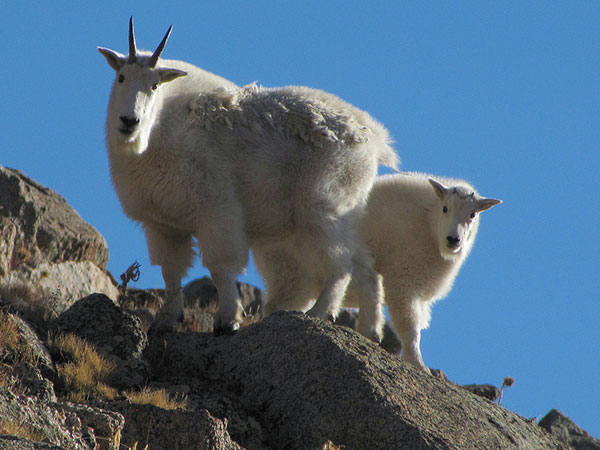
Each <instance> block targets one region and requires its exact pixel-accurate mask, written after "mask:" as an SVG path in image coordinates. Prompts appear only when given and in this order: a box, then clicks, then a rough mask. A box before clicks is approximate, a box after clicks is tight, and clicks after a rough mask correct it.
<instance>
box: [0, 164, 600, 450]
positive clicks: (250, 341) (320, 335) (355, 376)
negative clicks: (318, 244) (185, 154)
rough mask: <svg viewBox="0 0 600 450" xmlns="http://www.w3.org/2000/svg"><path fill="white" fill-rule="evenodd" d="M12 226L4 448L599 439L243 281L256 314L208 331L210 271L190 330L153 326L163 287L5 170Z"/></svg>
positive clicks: (533, 444) (508, 443)
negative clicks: (154, 286)
mask: <svg viewBox="0 0 600 450" xmlns="http://www.w3.org/2000/svg"><path fill="white" fill-rule="evenodd" d="M0 236H1V240H0V336H2V339H0V449H93V448H98V449H117V448H139V449H143V448H146V446H147V448H149V449H239V448H248V449H273V450H275V449H396V448H411V449H492V448H493V449H515V448H522V449H567V448H575V449H600V441H598V440H597V439H594V438H593V437H592V436H590V435H589V434H588V433H586V432H585V430H582V429H581V428H579V427H577V425H576V424H574V423H573V422H572V421H571V420H570V419H569V418H568V417H566V416H565V415H564V414H562V413H560V412H559V411H556V410H553V411H551V412H550V413H549V414H548V415H547V416H546V417H545V418H544V419H542V421H540V423H539V424H536V423H535V422H532V421H529V420H527V419H524V418H522V417H520V416H518V415H517V414H515V413H512V412H511V411H508V410H506V409H505V408H503V407H502V406H499V405H497V404H496V403H494V402H493V401H490V400H489V399H486V398H484V397H482V396H480V395H475V394H474V393H473V392H476V393H480V394H482V395H485V396H487V397H489V398H490V399H494V398H495V396H497V394H498V389H497V388H495V387H493V386H473V387H470V388H469V389H470V390H471V391H473V392H470V391H469V390H467V389H465V388H464V387H460V386H456V385H454V384H452V383H451V382H449V381H447V380H445V379H443V377H433V376H424V375H423V374H422V373H420V372H419V371H417V370H415V369H414V368H412V367H411V366H408V365H406V364H404V363H402V362H401V361H399V360H398V359H397V357H396V356H395V355H394V354H392V353H390V352H388V351H386V350H384V349H383V348H382V347H380V346H376V345H374V344H373V343H371V342H370V341H368V340H366V339H364V338H363V337H362V336H361V335H360V334H358V333H356V332H355V331H353V330H352V329H351V328H348V327H345V326H340V325H334V324H331V323H329V322H325V321H321V320H315V319H312V318H309V317H307V316H305V315H303V314H301V313H290V312H288V313H278V314H274V315H272V316H270V317H268V318H266V319H264V320H258V319H259V318H260V312H259V309H260V308H259V306H260V302H261V297H260V291H259V290H257V289H256V288H254V287H252V286H248V285H244V284H240V285H239V289H240V293H241V294H242V296H243V298H244V303H245V306H246V309H247V311H248V312H249V313H250V314H249V316H250V317H252V318H253V320H249V323H248V324H247V326H245V327H244V328H243V329H242V330H241V331H240V332H239V333H238V334H237V335H235V336H231V337H229V336H221V337H218V338H215V337H213V336H212V334H211V333H210V329H211V326H212V316H211V311H214V307H215V303H216V299H217V296H216V291H215V290H214V286H212V283H211V282H210V280H208V279H202V280H196V281H195V282H193V283H190V285H188V286H187V287H186V289H185V294H186V303H187V305H188V309H187V311H186V314H187V316H188V319H187V321H186V322H187V324H184V328H183V329H182V330H181V331H180V332H177V333H171V334H166V335H162V336H156V337H153V338H152V339H149V338H148V336H147V334H146V331H145V330H146V329H147V326H148V324H149V322H150V321H151V319H152V314H153V312H154V311H155V310H156V308H157V307H158V305H159V304H160V302H161V295H162V292H161V291H160V290H147V291H140V290H132V289H128V290H124V289H121V290H120V289H119V288H118V286H117V284H116V282H115V281H114V278H113V277H112V276H111V275H110V274H108V273H107V272H106V261H107V259H108V248H107V246H106V242H105V241H104V239H103V238H102V236H101V235H100V234H99V233H98V232H97V231H96V230H94V229H93V228H92V227H91V226H90V225H88V224H86V223H85V222H83V221H82V220H81V218H80V217H79V216H78V215H77V213H76V212H75V211H73V210H72V209H71V208H70V207H69V206H68V205H67V204H66V202H65V201H64V199H62V197H60V196H59V195H58V194H56V193H54V192H53V191H51V190H50V189H47V188H45V187H42V186H40V185H39V184H37V183H36V182H34V181H33V180H30V179H28V178H27V177H26V176H25V175H24V174H22V173H20V172H18V171H13V170H10V169H4V168H2V167H0ZM59 286H60V288H59ZM344 320H345V322H346V323H347V324H349V325H352V321H353V317H352V314H351V313H349V312H347V313H345V314H344ZM184 330H188V331H184ZM189 330H192V331H189ZM64 336H75V337H77V339H78V340H76V341H74V342H79V344H71V345H75V347H68V346H66V344H64V343H62V344H60V342H62V341H61V337H64ZM387 338H388V339H389V340H388V341H386V342H387V344H386V348H388V349H389V350H392V351H397V350H398V348H399V347H398V342H397V341H395V340H394V339H393V334H390V333H388V334H387ZM81 342H83V343H85V345H84V344H81ZM77 346H79V347H81V348H82V349H83V351H81V352H80V353H81V354H78V353H77V348H79V347H77ZM94 355H96V356H94ZM92 356H94V358H96V359H94V358H92ZM84 360H85V361H86V363H89V366H86V365H85V364H84V363H83V361H84ZM148 393H151V394H157V393H162V394H164V395H165V396H166V397H167V398H166V399H162V400H156V398H157V397H156V396H154V397H153V400H148V399H147V398H146V397H144V395H145V394H148ZM140 398H141V399H140ZM157 405H159V406H157Z"/></svg>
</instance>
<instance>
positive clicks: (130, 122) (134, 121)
mask: <svg viewBox="0 0 600 450" xmlns="http://www.w3.org/2000/svg"><path fill="white" fill-rule="evenodd" d="M119 118H120V119H121V122H123V125H125V126H126V127H127V128H135V127H136V126H137V125H138V124H139V123H140V119H138V118H137V117H127V116H121V117H119Z"/></svg>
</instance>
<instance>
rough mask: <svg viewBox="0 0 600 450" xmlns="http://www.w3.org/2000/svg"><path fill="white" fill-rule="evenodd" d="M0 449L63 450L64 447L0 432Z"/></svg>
mask: <svg viewBox="0 0 600 450" xmlns="http://www.w3.org/2000/svg"><path fill="white" fill-rule="evenodd" d="M0 450H65V447H60V446H58V445H54V444H47V443H45V442H35V441H31V440H29V439H25V438H22V437H19V436H9V435H7V434H0Z"/></svg>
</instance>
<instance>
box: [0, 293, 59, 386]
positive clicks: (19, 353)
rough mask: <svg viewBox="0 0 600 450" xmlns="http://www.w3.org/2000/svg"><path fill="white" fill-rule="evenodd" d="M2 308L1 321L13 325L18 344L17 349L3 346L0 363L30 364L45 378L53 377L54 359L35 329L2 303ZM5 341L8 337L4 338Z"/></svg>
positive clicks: (0, 302)
mask: <svg viewBox="0 0 600 450" xmlns="http://www.w3.org/2000/svg"><path fill="white" fill-rule="evenodd" d="M0 308H2V314H1V315H0V320H4V321H6V324H8V323H12V325H13V326H14V329H15V331H16V334H17V339H16V342H18V346H17V347H16V348H11V346H7V345H4V346H3V348H4V353H0V361H1V362H4V363H5V364H9V365H14V364H18V363H30V364H32V365H34V366H35V367H36V368H37V369H39V370H40V371H41V372H42V375H43V376H45V377H49V376H51V375H52V374H53V373H54V368H53V363H52V357H51V356H50V352H49V351H48V349H47V348H46V346H45V345H44V343H43V342H42V340H41V339H40V337H39V336H38V334H37V333H36V331H35V329H34V327H33V326H32V325H31V324H30V323H29V322H28V321H26V320H25V319H24V318H23V317H21V315H20V314H19V313H18V312H17V311H16V310H14V309H13V308H11V307H10V306H8V305H6V304H4V303H3V302H2V301H0ZM3 339H6V337H5V336H3Z"/></svg>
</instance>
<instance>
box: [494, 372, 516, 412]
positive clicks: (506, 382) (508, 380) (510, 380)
mask: <svg viewBox="0 0 600 450" xmlns="http://www.w3.org/2000/svg"><path fill="white" fill-rule="evenodd" d="M513 384H515V379H514V378H513V377H506V378H504V381H503V382H502V386H500V395H499V396H498V404H499V405H500V404H501V403H502V394H503V392H504V388H508V387H511V386H512V385H513Z"/></svg>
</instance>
